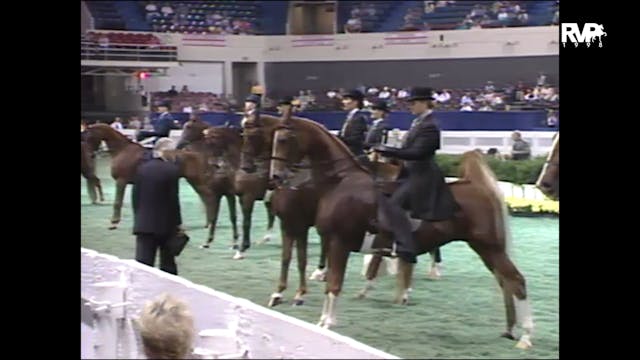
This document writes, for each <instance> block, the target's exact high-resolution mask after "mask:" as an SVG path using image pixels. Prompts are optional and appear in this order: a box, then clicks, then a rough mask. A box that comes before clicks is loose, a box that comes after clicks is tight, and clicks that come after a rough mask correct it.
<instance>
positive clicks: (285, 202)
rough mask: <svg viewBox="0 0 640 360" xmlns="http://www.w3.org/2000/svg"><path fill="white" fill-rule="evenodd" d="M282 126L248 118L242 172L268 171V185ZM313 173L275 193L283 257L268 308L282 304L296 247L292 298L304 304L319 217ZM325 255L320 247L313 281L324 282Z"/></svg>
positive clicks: (264, 174)
mask: <svg viewBox="0 0 640 360" xmlns="http://www.w3.org/2000/svg"><path fill="white" fill-rule="evenodd" d="M281 124H282V120H281V118H278V117H275V116H271V115H265V114H261V115H260V117H259V118H255V117H249V118H247V120H246V122H245V123H244V130H243V144H242V154H241V157H240V158H241V161H240V162H241V168H242V169H243V170H244V171H246V172H248V173H257V169H258V166H257V165H256V164H260V165H259V166H260V167H262V168H266V169H267V171H262V172H260V173H259V175H258V176H260V177H261V178H263V179H264V181H267V179H268V175H269V174H268V167H269V165H270V164H271V162H270V158H271V149H272V147H273V141H272V140H273V132H274V131H275V130H276V128H277V127H278V126H280V125H281ZM310 177H311V173H310V172H309V171H308V170H307V171H305V170H302V171H298V169H296V177H295V178H292V179H289V180H290V181H289V182H288V183H287V184H282V185H281V186H278V187H277V188H275V189H274V192H273V195H272V197H271V210H272V211H273V213H274V214H275V215H276V216H278V218H279V219H280V231H281V233H282V256H281V266H280V279H279V281H278V285H277V289H276V291H275V292H274V293H273V294H272V295H271V298H270V300H269V304H268V305H269V306H270V307H273V306H276V305H279V304H281V303H282V299H283V295H282V293H283V292H284V290H285V289H286V288H287V278H288V275H289V264H290V263H291V253H292V251H293V247H294V245H295V247H296V249H297V251H296V253H297V258H298V272H299V275H300V282H299V286H298V290H296V294H295V296H294V298H293V304H294V305H302V304H303V303H304V295H305V294H306V293H307V279H306V268H307V245H308V235H309V228H310V227H312V226H313V223H314V221H315V216H316V207H317V202H318V198H317V196H316V191H315V189H314V184H313V183H312V182H310V181H308V180H310V179H311V178H310ZM325 254H326V251H325V248H324V247H323V246H321V251H320V262H319V265H318V268H317V269H316V270H315V271H314V273H313V274H312V276H311V279H317V280H323V279H324V275H325V265H326V256H325Z"/></svg>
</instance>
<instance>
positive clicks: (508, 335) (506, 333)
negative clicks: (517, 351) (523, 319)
mask: <svg viewBox="0 0 640 360" xmlns="http://www.w3.org/2000/svg"><path fill="white" fill-rule="evenodd" d="M500 337H503V338H505V339H509V340H515V339H516V338H515V337H513V334H511V333H510V332H506V331H505V332H503V333H502V335H500Z"/></svg>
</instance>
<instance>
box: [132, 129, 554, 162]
mask: <svg viewBox="0 0 640 360" xmlns="http://www.w3.org/2000/svg"><path fill="white" fill-rule="evenodd" d="M121 132H122V133H123V134H125V135H126V136H128V137H129V138H132V139H133V138H134V137H135V130H131V129H125V130H121ZM331 132H332V133H333V134H337V133H338V132H337V131H331ZM404 133H405V131H402V130H397V129H396V130H393V131H392V132H391V134H390V135H389V142H390V144H391V145H394V144H395V145H397V144H399V143H400V139H401V138H402V136H403V135H404ZM511 134H512V131H443V132H442V133H441V139H440V143H441V146H442V148H441V149H440V151H439V152H440V153H442V154H462V153H463V152H465V151H470V150H475V149H482V150H484V151H487V150H489V149H490V148H496V149H498V151H500V153H502V154H508V153H510V152H511V144H512V142H511ZM521 134H522V138H523V139H524V140H525V141H527V142H529V144H530V145H531V153H532V155H533V156H539V155H545V154H547V153H548V152H549V151H550V150H551V146H552V145H553V136H554V135H555V134H556V133H555V132H553V131H522V132H521ZM180 135H182V130H173V131H171V134H170V135H169V136H170V137H171V138H172V139H174V140H178V139H179V138H180Z"/></svg>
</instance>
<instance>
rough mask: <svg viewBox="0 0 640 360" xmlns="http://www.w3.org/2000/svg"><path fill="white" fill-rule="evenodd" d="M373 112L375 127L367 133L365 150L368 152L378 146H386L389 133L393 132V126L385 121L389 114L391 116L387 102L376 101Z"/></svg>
mask: <svg viewBox="0 0 640 360" xmlns="http://www.w3.org/2000/svg"><path fill="white" fill-rule="evenodd" d="M371 110H372V111H371V114H372V117H373V125H372V126H371V128H370V129H369V131H368V132H367V136H366V137H365V140H364V148H365V149H366V150H369V149H370V148H372V147H374V146H376V145H378V144H383V145H385V144H386V143H387V135H388V133H389V131H391V125H389V122H388V121H387V120H386V119H385V117H386V116H387V114H389V107H388V105H387V102H386V101H384V100H379V101H376V102H375V103H374V104H373V105H372V106H371Z"/></svg>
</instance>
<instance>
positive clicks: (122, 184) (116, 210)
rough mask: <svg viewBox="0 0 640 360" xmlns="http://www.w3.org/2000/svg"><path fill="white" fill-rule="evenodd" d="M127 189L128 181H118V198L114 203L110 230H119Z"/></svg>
mask: <svg viewBox="0 0 640 360" xmlns="http://www.w3.org/2000/svg"><path fill="white" fill-rule="evenodd" d="M126 187H127V181H126V180H125V179H116V198H115V200H114V202H113V216H112V217H111V225H110V226H109V230H114V229H117V228H118V224H119V223H120V220H121V218H122V202H123V199H124V191H125V189H126Z"/></svg>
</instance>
